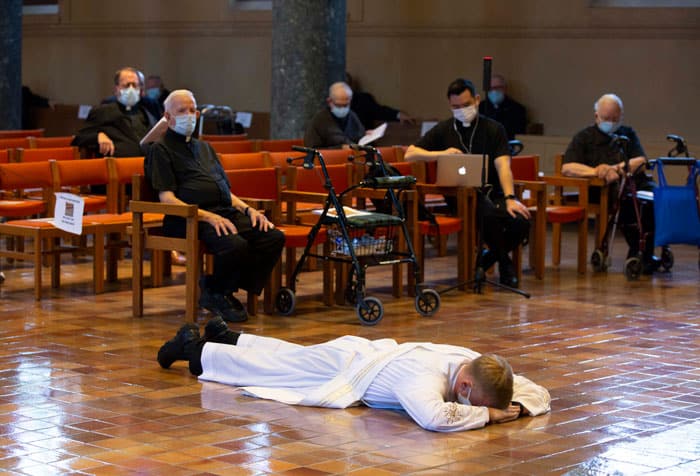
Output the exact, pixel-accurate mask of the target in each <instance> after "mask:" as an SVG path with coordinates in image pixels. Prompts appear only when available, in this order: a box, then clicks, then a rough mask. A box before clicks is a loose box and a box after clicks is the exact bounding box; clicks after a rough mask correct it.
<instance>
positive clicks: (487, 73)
mask: <svg viewBox="0 0 700 476" xmlns="http://www.w3.org/2000/svg"><path fill="white" fill-rule="evenodd" d="M492 61H493V57H491V56H484V93H488V92H489V89H491V63H492Z"/></svg>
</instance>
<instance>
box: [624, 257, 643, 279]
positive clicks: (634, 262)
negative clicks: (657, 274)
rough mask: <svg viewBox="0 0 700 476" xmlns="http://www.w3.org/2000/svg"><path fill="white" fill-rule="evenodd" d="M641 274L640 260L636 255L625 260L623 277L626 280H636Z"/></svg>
mask: <svg viewBox="0 0 700 476" xmlns="http://www.w3.org/2000/svg"><path fill="white" fill-rule="evenodd" d="M641 274H642V260H641V259H639V258H637V257H636V256H635V257H633V258H627V261H625V277H626V278H627V280H628V281H636V280H638V279H639V276H641Z"/></svg>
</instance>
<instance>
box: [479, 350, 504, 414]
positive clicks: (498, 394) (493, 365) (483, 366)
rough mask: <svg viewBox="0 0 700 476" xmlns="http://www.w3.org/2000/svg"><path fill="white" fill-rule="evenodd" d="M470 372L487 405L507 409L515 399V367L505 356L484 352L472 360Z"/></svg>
mask: <svg viewBox="0 0 700 476" xmlns="http://www.w3.org/2000/svg"><path fill="white" fill-rule="evenodd" d="M470 373H471V375H472V377H473V378H474V380H475V382H478V384H479V387H480V388H481V390H482V394H483V397H484V398H486V399H487V400H488V401H487V403H486V405H487V406H489V407H493V408H500V409H506V408H508V405H510V403H511V401H512V399H513V369H512V368H511V367H510V364H509V363H508V361H507V360H506V359H504V358H503V357H501V356H499V355H496V354H484V355H481V356H479V357H477V358H476V359H474V360H472V362H471V364H470Z"/></svg>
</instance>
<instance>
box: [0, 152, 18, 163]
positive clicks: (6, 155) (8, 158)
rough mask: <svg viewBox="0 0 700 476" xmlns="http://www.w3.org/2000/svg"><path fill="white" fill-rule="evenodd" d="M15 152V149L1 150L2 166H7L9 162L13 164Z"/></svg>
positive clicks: (0, 159)
mask: <svg viewBox="0 0 700 476" xmlns="http://www.w3.org/2000/svg"><path fill="white" fill-rule="evenodd" d="M14 151H15V150H14V149H0V164H7V163H8V162H13V159H14Z"/></svg>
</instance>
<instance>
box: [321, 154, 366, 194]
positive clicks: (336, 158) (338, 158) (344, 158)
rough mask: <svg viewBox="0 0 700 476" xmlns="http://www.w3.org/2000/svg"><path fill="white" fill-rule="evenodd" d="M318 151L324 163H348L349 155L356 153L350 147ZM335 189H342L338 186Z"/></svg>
mask: <svg viewBox="0 0 700 476" xmlns="http://www.w3.org/2000/svg"><path fill="white" fill-rule="evenodd" d="M318 151H319V152H320V153H321V155H322V156H323V160H324V161H325V162H326V165H335V164H346V163H349V158H350V156H352V155H357V153H356V152H355V151H354V150H352V149H319V150H318ZM336 189H337V190H342V189H341V188H339V187H336Z"/></svg>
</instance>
